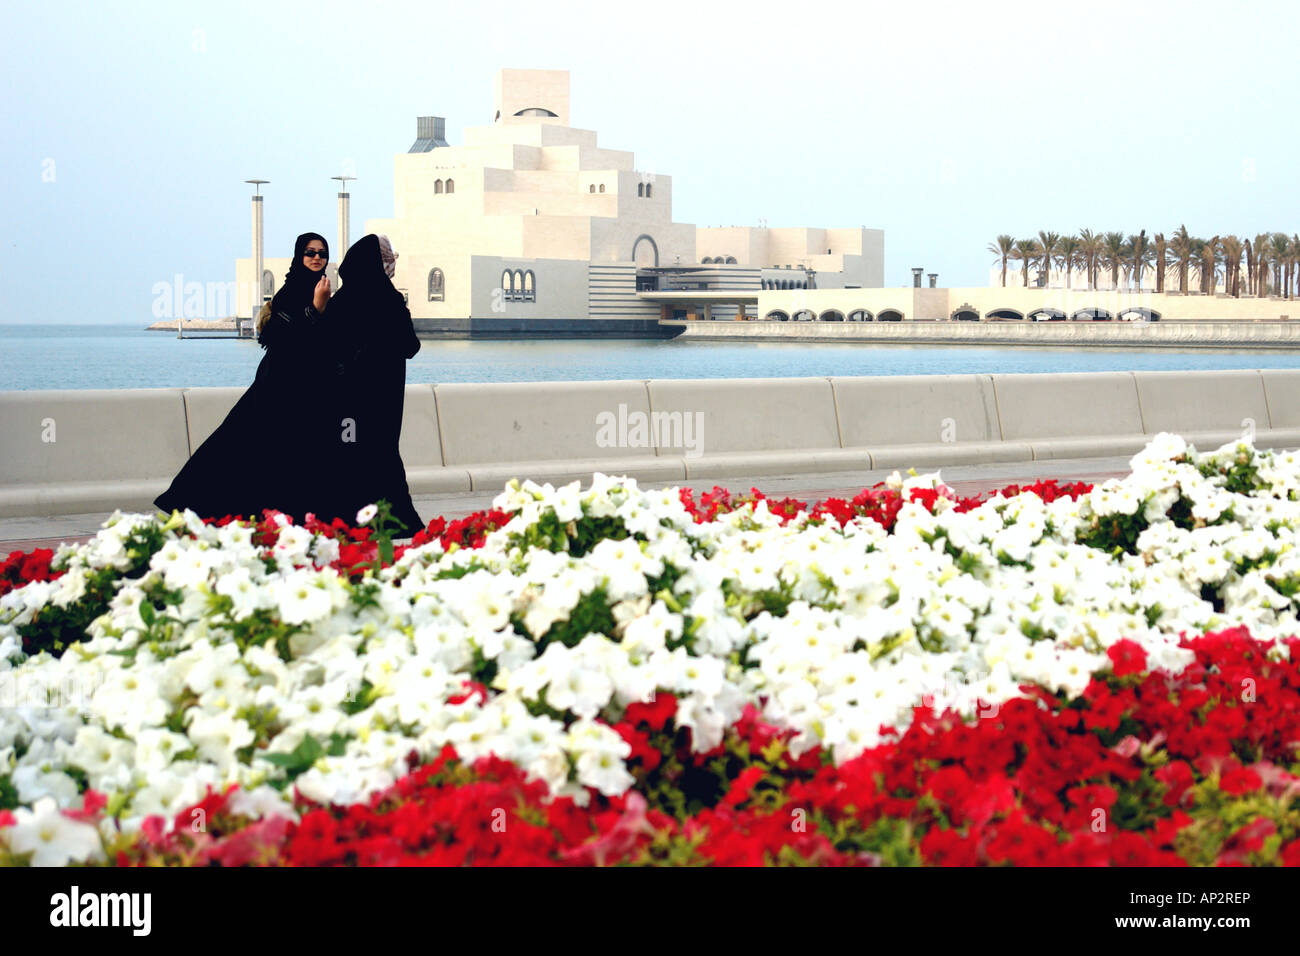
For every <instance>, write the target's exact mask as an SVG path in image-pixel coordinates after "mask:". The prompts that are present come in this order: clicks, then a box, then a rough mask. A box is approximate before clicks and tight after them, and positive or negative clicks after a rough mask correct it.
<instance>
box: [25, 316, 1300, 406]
mask: <svg viewBox="0 0 1300 956" xmlns="http://www.w3.org/2000/svg"><path fill="white" fill-rule="evenodd" d="M263 354H264V353H263V351H262V349H261V348H260V347H259V346H258V345H257V343H256V342H254V341H252V340H248V339H244V340H240V339H235V338H225V339H221V338H192V337H186V338H184V339H178V338H177V337H176V335H175V333H173V332H155V331H147V330H145V329H143V328H141V327H140V326H138V325H3V324H0V390H13V389H20V390H27V389H54V388H177V387H199V386H212V385H227V386H230V385H234V386H244V385H247V384H248V383H249V382H251V381H252V380H253V373H254V372H255V371H256V369H257V363H258V362H259V361H261V359H262V355H263ZM1234 368H1237V369H1240V368H1300V351H1286V350H1250V351H1239V352H1234V351H1229V350H1224V351H1219V350H1206V349H1194V350H1185V351H1178V350H1174V349H1151V350H1139V349H1102V348H1086V349H1059V348H1023V347H1022V348H1016V347H995V348H985V347H978V348H977V347H973V346H961V347H947V346H914V345H877V344H874V343H873V344H867V343H833V344H832V343H827V344H822V343H808V342H699V341H690V340H672V339H666V340H637V339H560V340H551V341H539V340H467V339H427V340H425V341H424V343H423V346H422V348H421V349H420V352H419V353H418V354H417V355H416V356H415V357H414V358H413V359H411V360H410V361H408V362H407V363H406V378H407V381H408V382H410V383H413V384H415V383H423V382H540V381H584V380H600V379H647V378H773V377H781V376H818V375H954V374H969V373H986V374H987V373H1009V372H1105V371H1152V370H1184V371H1186V370H1192V369H1234Z"/></svg>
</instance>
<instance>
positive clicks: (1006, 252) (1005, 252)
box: [989, 236, 1016, 289]
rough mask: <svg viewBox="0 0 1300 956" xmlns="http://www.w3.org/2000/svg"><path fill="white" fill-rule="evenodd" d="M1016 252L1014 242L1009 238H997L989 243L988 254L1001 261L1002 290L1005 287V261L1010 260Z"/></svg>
mask: <svg viewBox="0 0 1300 956" xmlns="http://www.w3.org/2000/svg"><path fill="white" fill-rule="evenodd" d="M1015 251H1016V240H1014V239H1012V238H1011V237H1010V236H998V237H997V238H996V239H994V240H993V241H992V242H990V243H989V252H991V253H993V254H994V255H995V256H997V257H998V258H999V259H1001V260H1002V288H1004V289H1005V288H1006V287H1007V260H1008V259H1010V258H1011V257H1012V256H1013V255H1014V254H1015Z"/></svg>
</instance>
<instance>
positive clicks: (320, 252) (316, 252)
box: [302, 249, 329, 259]
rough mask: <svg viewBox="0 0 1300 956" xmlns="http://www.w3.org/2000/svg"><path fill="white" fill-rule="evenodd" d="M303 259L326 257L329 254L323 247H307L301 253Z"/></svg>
mask: <svg viewBox="0 0 1300 956" xmlns="http://www.w3.org/2000/svg"><path fill="white" fill-rule="evenodd" d="M302 257H303V258H304V259H328V258H329V254H328V253H327V252H326V251H325V250H324V249H308V250H307V251H306V252H304V253H303V254H302Z"/></svg>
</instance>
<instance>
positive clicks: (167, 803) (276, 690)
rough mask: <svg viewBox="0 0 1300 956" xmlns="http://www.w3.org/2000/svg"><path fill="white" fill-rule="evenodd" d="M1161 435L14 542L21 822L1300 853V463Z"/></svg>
mask: <svg viewBox="0 0 1300 956" xmlns="http://www.w3.org/2000/svg"><path fill="white" fill-rule="evenodd" d="M1132 468H1133V472H1132V474H1131V475H1130V476H1129V477H1127V478H1125V479H1123V480H1119V481H1112V482H1107V483H1106V484H1105V485H1102V486H1099V487H1097V488H1090V487H1089V486H1086V485H1070V486H1058V485H1056V484H1053V483H1043V484H1039V485H1036V486H1033V487H1031V488H1027V489H1019V488H1009V489H1005V490H1004V491H1003V492H1000V493H997V494H994V495H991V496H989V497H988V498H987V499H986V500H976V499H961V498H959V497H958V496H956V495H954V494H953V493H952V492H951V491H950V490H949V489H947V488H946V487H944V486H943V485H942V484H941V483H940V482H939V481H938V476H935V475H932V476H925V477H921V478H911V479H908V480H906V481H902V480H898V481H895V482H892V483H891V484H890V485H889V486H878V487H877V488H874V489H868V490H864V491H863V492H862V493H861V494H859V495H858V496H857V497H856V498H854V499H853V500H852V501H839V500H829V501H825V502H821V503H818V504H815V505H812V506H809V505H806V504H804V503H802V502H795V501H790V500H783V501H773V500H769V499H766V498H764V497H763V496H762V495H760V494H758V493H756V492H751V493H750V494H748V495H744V496H733V495H730V494H728V493H726V492H724V491H721V490H720V489H718V490H715V492H713V493H709V494H705V495H702V496H700V497H699V500H698V501H697V500H696V497H695V496H694V495H692V494H691V493H690V492H689V491H686V490H679V489H667V490H664V491H652V492H647V491H644V490H642V489H640V488H638V487H637V485H636V483H635V482H632V481H630V480H626V479H619V478H609V477H606V476H599V475H598V476H596V477H595V479H594V482H593V486H592V488H591V489H590V490H588V491H586V492H580V491H579V489H578V486H577V485H576V484H575V485H571V486H567V487H564V488H559V489H554V488H551V487H550V486H542V487H538V486H535V485H532V484H525V485H523V486H518V485H515V484H512V485H511V486H509V487H508V488H507V490H506V491H505V492H504V493H503V494H502V495H501V496H500V497H499V498H498V499H497V501H496V502H494V510H493V511H491V512H485V513H480V514H478V515H474V516H472V517H471V518H468V519H464V520H462V521H458V522H452V523H450V524H448V523H446V522H442V521H441V519H440V520H439V521H437V522H434V523H433V524H432V525H430V527H429V528H428V529H426V531H424V532H422V533H421V534H420V535H419V536H418V537H417V538H416V539H415V541H414V542H413V543H412V545H411V546H409V547H405V548H402V547H398V548H396V549H392V548H391V546H390V545H388V543H387V542H386V540H385V539H384V538H383V536H382V534H379V535H376V534H374V533H372V532H371V531H370V529H367V528H362V529H350V528H346V527H343V526H342V524H341V523H340V524H336V525H334V526H324V525H321V524H319V523H317V522H313V521H310V520H309V521H307V522H305V523H304V525H302V526H298V525H294V524H292V523H290V522H289V521H288V520H287V519H286V518H285V517H284V516H275V515H268V516H265V517H264V518H263V519H262V520H260V521H257V522H247V521H239V520H225V521H222V522H213V523H211V524H205V523H203V522H201V521H199V520H198V519H197V518H196V517H195V516H193V515H190V514H185V515H173V516H172V517H171V518H170V519H166V518H161V517H149V516H142V515H125V516H124V515H117V516H114V519H112V520H110V522H109V523H108V524H107V525H106V526H105V528H103V529H102V530H101V531H100V532H99V534H98V535H97V536H96V538H95V539H94V540H93V541H91V542H90V543H88V544H86V545H83V546H78V547H67V546H65V547H63V548H60V549H59V551H58V552H57V553H56V554H54V555H52V556H51V555H45V556H40V555H36V554H34V555H30V556H22V555H16V556H11V558H10V560H9V561H8V562H6V563H5V564H4V565H3V566H2V567H0V593H3V596H2V597H0V661H3V662H4V663H0V668H6V669H5V670H3V671H0V846H3V847H7V849H6V850H5V851H4V852H5V854H6V859H8V860H9V861H11V862H22V861H29V862H33V863H62V862H66V861H69V860H99V859H102V860H111V861H116V862H126V863H129V862H139V861H156V860H163V861H167V862H211V861H218V862H226V863H235V862H248V861H280V862H292V863H334V862H349V863H353V862H359V863H375V862H377V863H388V862H398V861H403V862H404V861H406V860H408V859H410V858H416V857H418V858H419V859H422V860H428V861H430V862H467V861H468V862H505V863H513V862H537V863H540V862H554V863H591V862H613V861H624V860H627V861H643V862H700V861H713V862H742V863H744V862H761V861H777V862H782V861H785V862H836V863H860V862H885V863H909V862H929V863H977V862H978V863H1001V862H1011V863H1033V862H1039V863H1044V862H1046V863H1064V862H1076V863H1109V862H1118V863H1143V862H1150V863H1168V862H1174V861H1176V860H1181V861H1185V862H1188V863H1210V862H1216V861H1217V862H1251V863H1259V862H1271V861H1279V860H1280V861H1284V862H1291V861H1292V860H1293V859H1294V858H1296V855H1297V854H1296V850H1295V842H1294V841H1295V839H1296V826H1297V820H1296V814H1295V800H1294V794H1295V792H1296V786H1297V781H1296V778H1295V777H1293V776H1292V772H1293V771H1295V770H1296V769H1297V767H1296V764H1297V759H1296V755H1295V753H1294V745H1295V743H1296V741H1297V740H1300V736H1298V735H1297V733H1296V732H1295V730H1296V728H1295V725H1294V721H1295V719H1296V718H1295V714H1296V711H1297V708H1298V707H1300V697H1297V694H1296V688H1297V678H1296V673H1295V671H1294V668H1293V665H1292V664H1291V663H1290V648H1291V645H1292V641H1291V640H1290V638H1291V636H1292V635H1295V634H1300V628H1298V627H1297V611H1298V610H1300V608H1298V606H1297V603H1296V594H1297V592H1300V557H1298V556H1297V551H1296V549H1295V547H1294V545H1295V535H1296V530H1297V528H1300V502H1298V501H1297V497H1300V491H1298V489H1300V456H1297V455H1296V454H1273V453H1269V452H1262V451H1256V450H1254V449H1252V448H1251V447H1250V446H1249V445H1245V444H1242V445H1232V446H1225V447H1224V448H1223V449H1219V450H1218V451H1216V452H1213V453H1209V454H1202V453H1197V452H1196V451H1195V450H1193V449H1189V448H1187V447H1186V446H1185V445H1184V444H1183V443H1182V442H1181V440H1179V439H1177V438H1176V437H1175V436H1168V435H1162V436H1159V437H1158V438H1157V439H1156V440H1155V441H1154V442H1153V443H1152V445H1151V446H1149V447H1148V448H1147V449H1146V450H1145V451H1144V452H1142V453H1140V454H1139V455H1137V456H1135V458H1134V459H1133V462H1132ZM390 554H391V558H392V560H391V563H390V562H388V561H386V560H385V559H387V558H388V557H389V556H390ZM4 592H7V593H4ZM1196 635H1209V636H1206V637H1202V638H1199V639H1193V638H1195V636H1196ZM4 694H8V695H9V698H10V699H9V700H8V701H6V700H5V699H4V696H3V695H4ZM228 788H233V789H228ZM164 821H170V823H169V824H168V823H164ZM198 824H201V825H198Z"/></svg>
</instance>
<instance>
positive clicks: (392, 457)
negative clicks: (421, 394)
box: [325, 235, 424, 537]
mask: <svg viewBox="0 0 1300 956" xmlns="http://www.w3.org/2000/svg"><path fill="white" fill-rule="evenodd" d="M339 278H340V288H339V292H338V294H337V295H335V296H334V298H333V299H332V300H331V301H330V304H329V306H328V307H327V308H326V310H325V322H326V326H327V328H328V332H329V336H330V338H331V340H332V341H333V342H334V347H335V350H336V351H335V354H336V356H337V357H338V358H339V359H340V361H341V362H342V365H343V369H344V372H343V377H342V379H341V382H340V387H339V388H338V390H337V400H336V403H335V411H336V414H335V426H336V431H337V433H338V436H339V439H338V445H337V449H338V461H339V467H338V469H337V471H336V475H337V482H336V484H335V489H334V490H335V492H336V494H337V497H336V499H335V500H336V501H337V502H338V504H337V506H336V508H335V510H337V511H338V512H340V513H341V514H343V515H344V517H345V518H348V519H349V520H351V519H352V518H354V517H355V513H356V511H357V510H359V509H361V508H362V507H364V506H365V505H368V504H375V503H377V502H379V501H380V500H381V499H382V500H384V501H387V502H388V504H389V505H390V507H391V512H392V516H393V517H394V518H395V519H396V520H397V521H398V522H399V523H400V524H401V525H402V526H403V528H402V529H401V530H399V531H398V532H397V533H396V536H397V537H409V536H410V535H412V534H414V533H415V532H416V531H418V530H420V529H421V528H423V527H424V522H423V521H422V520H421V519H420V516H419V514H418V513H417V512H416V510H415V504H414V503H413V502H412V501H411V492H410V488H409V487H408V486H407V483H406V467H405V466H404V465H403V464H402V456H401V453H400V451H399V450H398V441H399V439H400V437H401V433H402V413H403V406H404V398H405V392H406V360H407V359H408V358H410V357H412V356H413V355H415V353H416V352H418V351H419V350H420V340H419V338H417V337H416V334H415V326H414V325H413V324H412V322H411V313H410V310H409V309H407V307H406V303H405V302H404V301H403V300H402V295H401V293H400V292H398V291H397V290H396V289H395V288H394V287H393V283H392V280H390V279H389V278H388V276H387V275H386V274H385V273H384V266H383V260H382V258H381V256H380V251H379V239H378V237H376V236H374V235H368V236H364V237H363V238H361V239H359V240H357V242H356V243H355V244H354V245H353V246H352V248H351V249H349V250H348V253H347V255H346V256H344V257H343V262H342V263H340V265H339ZM349 510H350V511H351V512H352V514H351V515H348V514H347V512H348V511H349Z"/></svg>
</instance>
